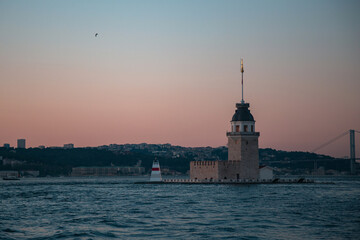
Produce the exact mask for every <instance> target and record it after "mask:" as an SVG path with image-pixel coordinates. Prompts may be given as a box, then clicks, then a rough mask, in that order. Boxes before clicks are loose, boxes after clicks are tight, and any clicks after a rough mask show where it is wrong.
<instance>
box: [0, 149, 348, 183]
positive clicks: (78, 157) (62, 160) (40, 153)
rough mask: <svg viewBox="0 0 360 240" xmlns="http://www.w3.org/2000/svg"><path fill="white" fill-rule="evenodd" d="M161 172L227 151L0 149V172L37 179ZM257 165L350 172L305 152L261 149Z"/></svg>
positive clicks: (339, 163)
mask: <svg viewBox="0 0 360 240" xmlns="http://www.w3.org/2000/svg"><path fill="white" fill-rule="evenodd" d="M155 157H156V158H157V159H158V160H159V161H160V164H161V167H162V168H163V169H168V171H169V172H173V173H174V172H178V173H182V174H185V173H187V171H188V170H189V163H190V161H193V160H226V159H227V148H226V147H218V148H211V147H196V148H190V147H181V146H172V145H170V144H145V143H143V144H124V145H115V144H112V145H109V146H100V147H97V148H73V149H63V148H45V149H40V148H29V149H13V148H0V160H1V159H2V160H1V163H0V170H18V171H19V170H22V171H24V170H38V171H40V176H48V175H49V176H68V175H69V174H70V173H71V169H72V168H73V167H81V166H82V167H85V166H99V167H101V166H134V165H136V164H137V163H138V162H139V160H141V165H142V166H143V167H145V170H146V172H149V171H150V168H151V165H152V161H153V160H154V158H155ZM259 157H260V164H263V165H268V166H271V167H273V168H275V169H276V171H277V172H278V173H280V174H284V173H289V174H310V173H311V172H312V171H313V170H314V160H317V163H316V165H315V166H316V167H317V168H320V169H323V170H324V171H333V172H334V173H336V172H342V171H348V170H349V162H348V161H344V160H335V159H334V158H331V157H329V156H325V155H318V154H314V153H307V152H286V151H278V150H274V149H269V148H267V149H260V151H259ZM325 159H327V161H325Z"/></svg>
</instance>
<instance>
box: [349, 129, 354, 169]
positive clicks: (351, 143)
mask: <svg viewBox="0 0 360 240" xmlns="http://www.w3.org/2000/svg"><path fill="white" fill-rule="evenodd" d="M349 132H350V173H351V174H355V130H349Z"/></svg>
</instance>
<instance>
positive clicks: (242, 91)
mask: <svg viewBox="0 0 360 240" xmlns="http://www.w3.org/2000/svg"><path fill="white" fill-rule="evenodd" d="M240 65H241V69H240V71H241V104H244V64H243V59H242V58H241V62H240Z"/></svg>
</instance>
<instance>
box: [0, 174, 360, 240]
mask: <svg viewBox="0 0 360 240" xmlns="http://www.w3.org/2000/svg"><path fill="white" fill-rule="evenodd" d="M139 180H141V179H139V178H135V179H134V178H120V177H118V178H44V179H21V180H20V181H2V180H0V199H1V206H0V238H1V239H115V238H120V239H360V178H333V179H331V180H332V181H333V182H335V184H299V185H298V184H293V185H285V184H284V185H249V186H245V185H139V184H133V182H135V181H139ZM328 180H329V179H327V181H328Z"/></svg>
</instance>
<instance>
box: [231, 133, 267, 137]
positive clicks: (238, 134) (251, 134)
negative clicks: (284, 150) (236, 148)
mask: <svg viewBox="0 0 360 240" xmlns="http://www.w3.org/2000/svg"><path fill="white" fill-rule="evenodd" d="M226 136H228V137H229V136H231V137H233V136H260V133H259V132H226Z"/></svg>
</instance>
